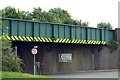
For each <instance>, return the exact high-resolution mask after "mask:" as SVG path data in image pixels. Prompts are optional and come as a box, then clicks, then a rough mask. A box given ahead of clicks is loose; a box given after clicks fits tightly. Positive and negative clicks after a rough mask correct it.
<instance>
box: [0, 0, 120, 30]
mask: <svg viewBox="0 0 120 80" xmlns="http://www.w3.org/2000/svg"><path fill="white" fill-rule="evenodd" d="M118 1H119V0H0V9H3V8H5V7H6V6H13V7H15V8H17V9H20V10H25V11H32V9H33V7H41V8H42V9H43V10H45V11H48V10H49V9H51V8H56V7H60V8H62V9H65V10H67V11H68V12H69V13H70V14H71V16H72V18H74V19H77V20H80V19H82V20H83V21H88V22H89V26H90V27H96V26H97V24H98V23H99V22H101V21H103V22H110V23H111V24H112V26H113V28H117V27H118Z"/></svg>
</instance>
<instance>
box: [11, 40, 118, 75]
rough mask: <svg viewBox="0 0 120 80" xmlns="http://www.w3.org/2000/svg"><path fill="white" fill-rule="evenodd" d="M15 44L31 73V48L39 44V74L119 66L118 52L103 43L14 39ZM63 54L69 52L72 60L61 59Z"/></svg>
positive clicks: (37, 59)
mask: <svg viewBox="0 0 120 80" xmlns="http://www.w3.org/2000/svg"><path fill="white" fill-rule="evenodd" d="M13 46H17V49H18V51H17V52H18V56H20V58H21V59H23V63H24V64H23V65H22V68H23V71H24V72H27V73H31V74H32V73H33V54H32V53H31V49H32V48H33V47H34V46H38V54H36V62H40V68H38V67H37V74H40V73H42V74H50V73H59V72H74V71H83V70H102V69H116V68H118V65H117V64H118V58H117V56H118V54H117V52H112V53H111V52H110V50H109V49H108V48H107V47H105V46H103V45H102V46H101V45H84V44H83V45H82V44H81V45H80V44H65V43H42V42H21V41H15V42H14V41H13ZM62 54H63V55H64V54H68V56H69V59H70V60H69V61H64V60H65V58H63V59H64V60H63V61H60V56H61V55H62ZM63 57H64V56H63Z"/></svg>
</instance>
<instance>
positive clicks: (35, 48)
mask: <svg viewBox="0 0 120 80" xmlns="http://www.w3.org/2000/svg"><path fill="white" fill-rule="evenodd" d="M31 52H32V54H33V55H34V75H35V74H36V70H35V68H36V65H35V55H36V54H37V53H38V50H37V46H34V48H32V49H31Z"/></svg>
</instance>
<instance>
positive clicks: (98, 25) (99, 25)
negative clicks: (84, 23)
mask: <svg viewBox="0 0 120 80" xmlns="http://www.w3.org/2000/svg"><path fill="white" fill-rule="evenodd" d="M97 28H105V29H112V25H111V24H110V23H109V22H108V23H105V22H101V23H98V24H97Z"/></svg>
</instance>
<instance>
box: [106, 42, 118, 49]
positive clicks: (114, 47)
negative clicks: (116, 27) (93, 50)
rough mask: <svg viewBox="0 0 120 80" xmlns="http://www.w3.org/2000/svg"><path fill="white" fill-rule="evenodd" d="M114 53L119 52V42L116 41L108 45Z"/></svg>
mask: <svg viewBox="0 0 120 80" xmlns="http://www.w3.org/2000/svg"><path fill="white" fill-rule="evenodd" d="M107 46H108V47H109V48H110V49H111V50H112V51H115V50H117V48H118V42H116V41H111V42H110V43H109V44H108V45H107Z"/></svg>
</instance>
